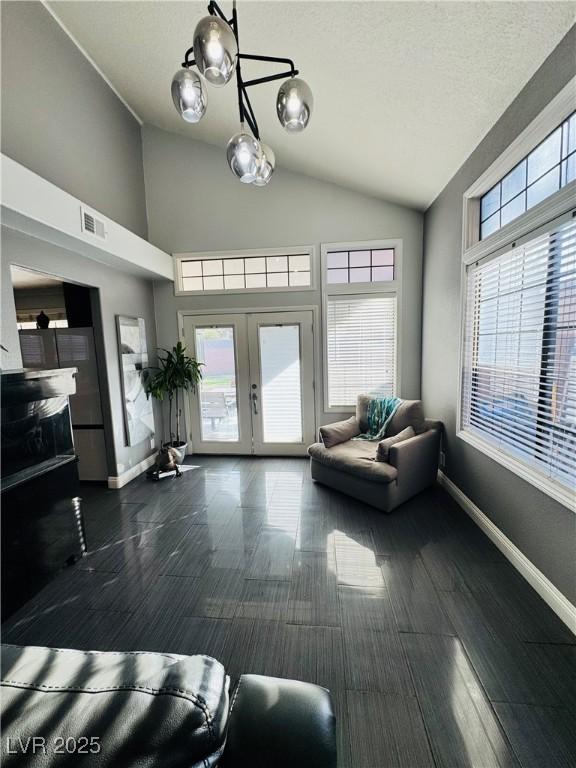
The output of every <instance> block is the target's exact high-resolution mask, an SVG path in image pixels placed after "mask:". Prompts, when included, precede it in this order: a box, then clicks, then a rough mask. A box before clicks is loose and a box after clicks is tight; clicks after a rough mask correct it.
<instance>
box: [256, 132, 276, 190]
mask: <svg viewBox="0 0 576 768" xmlns="http://www.w3.org/2000/svg"><path fill="white" fill-rule="evenodd" d="M260 148H261V150H262V160H261V161H260V165H259V166H258V172H257V174H256V178H255V179H254V181H253V182H252V184H254V186H255V187H265V186H266V184H268V182H269V181H270V179H271V178H272V174H273V173H274V168H275V167H276V156H275V154H274V152H273V150H272V148H271V147H269V146H268V144H263V143H262V142H260Z"/></svg>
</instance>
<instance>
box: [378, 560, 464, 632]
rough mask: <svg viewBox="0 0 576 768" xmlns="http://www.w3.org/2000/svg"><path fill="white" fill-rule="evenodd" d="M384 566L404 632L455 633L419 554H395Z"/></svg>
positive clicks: (391, 596) (400, 627)
mask: <svg viewBox="0 0 576 768" xmlns="http://www.w3.org/2000/svg"><path fill="white" fill-rule="evenodd" d="M381 568H382V573H383V574H384V581H385V583H386V586H387V588H388V593H389V594H390V600H391V601H392V608H393V609H394V615H395V617H396V624H397V626H398V629H399V630H400V631H401V632H427V633H432V634H439V635H454V634H455V632H454V628H453V626H452V624H451V622H450V619H449V618H448V616H447V615H446V612H445V610H444V607H443V605H442V603H441V601H440V598H439V596H438V593H437V592H436V588H435V587H434V584H433V583H432V580H431V579H430V575H429V574H428V571H427V570H426V568H425V567H424V564H423V563H422V560H421V559H420V557H418V556H414V557H409V556H407V555H392V556H390V557H386V558H385V559H384V561H383V562H382V565H381Z"/></svg>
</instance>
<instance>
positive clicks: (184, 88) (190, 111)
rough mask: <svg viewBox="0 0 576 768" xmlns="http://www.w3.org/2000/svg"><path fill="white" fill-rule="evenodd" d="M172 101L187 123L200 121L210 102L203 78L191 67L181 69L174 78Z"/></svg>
mask: <svg viewBox="0 0 576 768" xmlns="http://www.w3.org/2000/svg"><path fill="white" fill-rule="evenodd" d="M172 101H173V102H174V106H175V107H176V111H177V112H178V114H179V115H180V116H181V117H182V118H183V119H184V120H186V122H187V123H197V122H199V121H200V120H201V119H202V118H203V117H204V113H205V112H206V105H207V103H208V100H207V97H206V90H205V88H204V84H203V83H202V78H200V77H199V76H198V75H197V74H196V72H194V71H193V70H191V69H179V70H178V72H176V74H175V75H174V77H173V78H172Z"/></svg>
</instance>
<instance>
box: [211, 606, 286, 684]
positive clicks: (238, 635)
mask: <svg viewBox="0 0 576 768" xmlns="http://www.w3.org/2000/svg"><path fill="white" fill-rule="evenodd" d="M285 646H286V634H285V625H284V624H282V623H281V622H279V621H263V620H259V619H241V618H235V619H233V621H232V623H231V628H230V633H229V636H228V638H227V644H226V648H225V651H224V656H223V663H224V665H225V667H226V669H227V670H228V673H229V674H230V676H231V677H232V678H234V679H237V678H238V677H240V675H242V674H245V673H248V674H250V673H252V674H256V675H272V676H273V677H284V676H285V675H282V674H280V671H281V665H282V659H283V657H284V653H285Z"/></svg>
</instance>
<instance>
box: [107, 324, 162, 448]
mask: <svg viewBox="0 0 576 768" xmlns="http://www.w3.org/2000/svg"><path fill="white" fill-rule="evenodd" d="M116 328H117V332H118V353H119V356H120V379H121V382H122V398H123V402H124V425H125V429H126V444H127V445H130V446H131V445H137V444H138V443H141V442H143V441H144V440H149V439H150V438H152V437H154V414H153V411H152V401H151V399H149V398H147V397H146V392H145V390H144V385H143V382H142V371H143V370H144V369H145V368H146V367H147V366H148V348H147V345H146V324H145V322H144V319H143V318H142V317H126V316H124V315H116Z"/></svg>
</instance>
